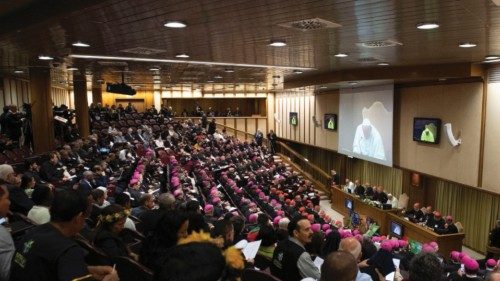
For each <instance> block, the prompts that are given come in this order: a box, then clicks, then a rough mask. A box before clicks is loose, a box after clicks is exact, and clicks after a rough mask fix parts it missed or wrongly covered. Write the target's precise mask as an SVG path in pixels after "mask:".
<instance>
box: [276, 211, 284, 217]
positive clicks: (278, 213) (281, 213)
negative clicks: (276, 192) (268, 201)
mask: <svg viewBox="0 0 500 281" xmlns="http://www.w3.org/2000/svg"><path fill="white" fill-rule="evenodd" d="M284 213H285V212H283V211H282V210H279V211H276V214H277V215H278V216H282V215H283V214H284Z"/></svg>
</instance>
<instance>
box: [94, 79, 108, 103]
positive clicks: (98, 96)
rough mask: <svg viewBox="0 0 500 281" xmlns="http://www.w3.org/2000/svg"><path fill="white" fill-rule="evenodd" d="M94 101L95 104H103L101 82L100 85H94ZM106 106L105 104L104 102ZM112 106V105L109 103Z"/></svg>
mask: <svg viewBox="0 0 500 281" xmlns="http://www.w3.org/2000/svg"><path fill="white" fill-rule="evenodd" d="M92 102H93V103H94V104H97V103H100V104H102V87H101V84H99V86H98V87H92ZM102 106H104V104H102ZM109 106H111V105H109Z"/></svg>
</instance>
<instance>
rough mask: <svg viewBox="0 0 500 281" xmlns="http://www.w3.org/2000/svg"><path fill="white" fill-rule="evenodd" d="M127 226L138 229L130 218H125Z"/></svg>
mask: <svg viewBox="0 0 500 281" xmlns="http://www.w3.org/2000/svg"><path fill="white" fill-rule="evenodd" d="M125 228H128V229H132V230H134V231H135V230H136V229H135V223H134V222H133V221H132V220H131V219H130V218H127V219H126V220H125Z"/></svg>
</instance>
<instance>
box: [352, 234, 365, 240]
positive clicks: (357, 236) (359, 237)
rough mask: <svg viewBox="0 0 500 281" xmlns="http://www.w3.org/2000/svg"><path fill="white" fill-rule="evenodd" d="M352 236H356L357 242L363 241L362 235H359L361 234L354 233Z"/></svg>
mask: <svg viewBox="0 0 500 281" xmlns="http://www.w3.org/2000/svg"><path fill="white" fill-rule="evenodd" d="M354 238H356V240H358V241H359V242H362V241H363V235H361V234H356V235H355V236H354Z"/></svg>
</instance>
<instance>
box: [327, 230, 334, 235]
mask: <svg viewBox="0 0 500 281" xmlns="http://www.w3.org/2000/svg"><path fill="white" fill-rule="evenodd" d="M332 231H333V230H332V229H328V230H327V231H326V232H325V235H328V234H330V233H331V232H332Z"/></svg>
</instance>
